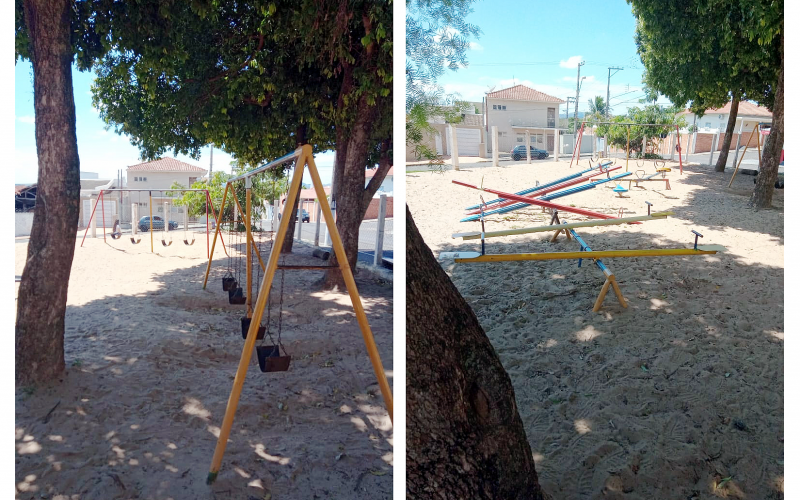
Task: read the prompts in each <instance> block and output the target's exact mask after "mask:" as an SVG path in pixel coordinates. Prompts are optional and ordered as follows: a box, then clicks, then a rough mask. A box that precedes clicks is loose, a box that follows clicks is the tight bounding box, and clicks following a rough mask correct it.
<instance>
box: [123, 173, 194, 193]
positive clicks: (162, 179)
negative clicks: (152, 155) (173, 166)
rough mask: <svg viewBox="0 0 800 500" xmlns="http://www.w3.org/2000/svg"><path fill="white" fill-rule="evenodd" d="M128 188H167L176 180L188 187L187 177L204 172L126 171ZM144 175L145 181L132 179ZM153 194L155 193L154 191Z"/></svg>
mask: <svg viewBox="0 0 800 500" xmlns="http://www.w3.org/2000/svg"><path fill="white" fill-rule="evenodd" d="M127 175H128V185H127V186H126V187H127V188H129V189H169V187H170V186H172V183H173V182H178V183H180V184H181V185H183V187H185V188H187V189H188V188H189V186H190V184H189V177H196V178H198V179H199V178H201V177H203V176H204V175H205V173H204V172H191V173H190V172H130V171H129V172H128V174H127ZM140 177H144V178H145V179H147V180H146V181H136V180H134V179H137V178H140ZM154 194H155V193H154Z"/></svg>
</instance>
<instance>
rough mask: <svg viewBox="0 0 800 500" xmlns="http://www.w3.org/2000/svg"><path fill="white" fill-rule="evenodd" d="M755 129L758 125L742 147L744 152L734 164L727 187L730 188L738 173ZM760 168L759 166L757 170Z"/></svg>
mask: <svg viewBox="0 0 800 500" xmlns="http://www.w3.org/2000/svg"><path fill="white" fill-rule="evenodd" d="M757 128H758V125H756V126H755V127H753V131H752V132H750V137H748V138H747V144H745V145H744V152H742V156H741V157H740V158H739V163H737V164H736V168H735V169H734V170H733V175H732V176H731V181H730V182H729V183H728V187H731V184H733V179H735V178H736V172H738V171H739V166H741V164H742V160H744V155H745V153H747V148H748V146H750V141H751V140H753V134H754V133H755V132H756V129H757ZM760 156H761V155H759V157H760ZM759 163H760V160H759ZM760 167H761V165H759V168H760Z"/></svg>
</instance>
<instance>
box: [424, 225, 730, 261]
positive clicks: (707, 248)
mask: <svg viewBox="0 0 800 500" xmlns="http://www.w3.org/2000/svg"><path fill="white" fill-rule="evenodd" d="M553 229H556V228H553ZM724 250H725V247H723V246H722V245H701V246H698V247H697V249H694V248H653V249H645V250H592V251H589V252H542V253H508V254H484V255H481V254H480V252H442V253H440V254H439V258H440V259H442V260H445V259H447V260H449V259H454V260H455V261H456V262H458V263H464V264H469V263H473V262H475V263H477V262H514V261H524V260H560V259H611V258H615V257H661V256H665V255H713V254H715V253H717V252H722V251H724Z"/></svg>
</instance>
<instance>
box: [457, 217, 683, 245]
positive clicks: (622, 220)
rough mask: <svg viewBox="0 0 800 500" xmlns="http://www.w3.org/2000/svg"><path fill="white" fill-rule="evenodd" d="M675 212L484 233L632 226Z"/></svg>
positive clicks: (476, 234)
mask: <svg viewBox="0 0 800 500" xmlns="http://www.w3.org/2000/svg"><path fill="white" fill-rule="evenodd" d="M673 214H674V212H654V213H652V214H650V215H639V216H635V217H623V218H620V219H608V220H597V219H593V220H587V221H583V222H570V223H568V224H555V225H550V226H536V227H523V228H520V229H506V230H503V231H491V232H488V233H484V235H483V236H484V238H496V237H498V236H513V235H517V234H528V233H543V232H546V231H553V230H560V229H572V228H574V227H595V226H615V225H618V224H630V223H631V222H641V221H648V220H653V219H664V218H666V217H668V216H670V215H673ZM452 237H453V238H463V239H465V240H477V239H480V237H481V233H480V231H470V232H468V233H455V234H453V236H452Z"/></svg>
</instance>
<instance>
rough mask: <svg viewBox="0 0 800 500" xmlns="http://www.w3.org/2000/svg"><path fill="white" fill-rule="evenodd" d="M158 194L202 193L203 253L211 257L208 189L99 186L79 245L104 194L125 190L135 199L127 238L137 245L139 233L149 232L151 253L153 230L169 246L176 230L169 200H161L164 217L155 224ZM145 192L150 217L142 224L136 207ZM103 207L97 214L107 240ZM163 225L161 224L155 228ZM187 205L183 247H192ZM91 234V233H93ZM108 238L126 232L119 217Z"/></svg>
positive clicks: (84, 237) (192, 232) (153, 237)
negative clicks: (99, 188)
mask: <svg viewBox="0 0 800 500" xmlns="http://www.w3.org/2000/svg"><path fill="white" fill-rule="evenodd" d="M154 192H155V193H159V194H160V195H163V193H165V192H168V193H186V192H201V193H204V194H205V196H204V198H205V203H206V214H207V216H206V218H205V219H206V221H205V233H206V255H207V257H210V256H211V250H210V242H209V240H210V236H209V235H210V232H209V227H208V219H209V216H210V217H212V218H213V219H214V220H215V221H217V216H216V214H215V213H214V205H213V203H211V197H210V195H209V193H208V190H207V189H119V188H109V189H102V190H100V192H99V194H98V197H97V199H96V200H95V202H94V206H93V208H92V213H91V215H90V217H89V223H88V224H87V225H86V230H85V231H84V233H83V239H82V240H81V247H82V246H83V244H84V242H85V241H86V236H87V234H88V232H89V229H90V228H92V227H93V225H94V224H96V223H97V221H96V219H95V216H96V212H97V207H98V205H99V206H100V207H105V203H106V202H105V196H106V194H109V195H112V196H113V195H114V194H115V193H119V194H120V197H121V195H122V194H123V193H128V198H129V199H131V200H132V199H133V195H134V194H135V195H136V202H133V203H131V223H130V224H131V232H130V233H128V234H127V236H128V237H129V238H130V241H131V243H132V244H134V245H138V244H139V243H141V241H142V237H141V235H140V233H141V232H147V233H150V252H155V239H156V238H157V237H156V233H159V236H158V239H159V240H160V241H161V245H162V246H164V247H168V246H170V245H172V242H173V239H172V235H171V234H170V233H172V232H174V231H176V230H177V229H173V228H171V227H170V222H171V221H170V220H169V218H170V217H169V213H170V202H169V201H164V202H163V213H164V218H163V220H162V221H161V222H160V223H159V224H157V225H155V226H154V224H153V221H154V217H153V193H154ZM144 193H147V206H148V209H149V217H148V224H147V225H145V226H140V225H139V221H140V219H139V207H140V206H142V205H143V204H142V197H143V196H144ZM159 198H162V199H163V198H164V196H159ZM105 212H106V211H105V210H104V209H103V208H101V210H100V217H101V218H102V226H103V241H104V242H105V241H106V220H105V215H106V214H105ZM158 226H163V227H158ZM189 233H190V231H189V207H188V206H187V207H184V210H183V243H184V245H186V246H192V245H194V243H195V232H194V231H191V239H190V237H189ZM93 234H94V233H93ZM108 236H110V237H111V239H114V240H118V239H121V238H122V237H123V236H125V233H123V232H122V227H121V224H120V221H119V219H117V220H115V221H114V227H113V229H112V232H111V233H109V234H108ZM220 241H222V247H223V251H224V252H225V253H226V254H227V249H226V248H225V242H224V241H223V240H222V239H221V238H220Z"/></svg>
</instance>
